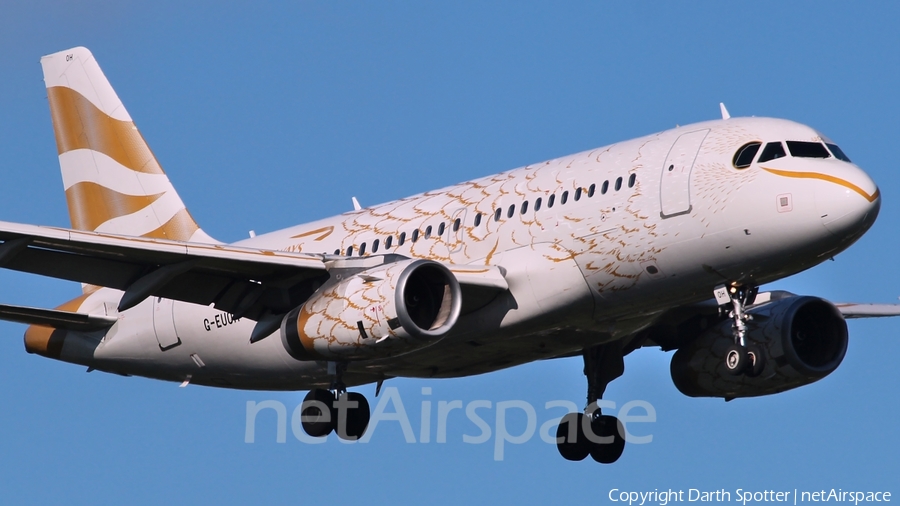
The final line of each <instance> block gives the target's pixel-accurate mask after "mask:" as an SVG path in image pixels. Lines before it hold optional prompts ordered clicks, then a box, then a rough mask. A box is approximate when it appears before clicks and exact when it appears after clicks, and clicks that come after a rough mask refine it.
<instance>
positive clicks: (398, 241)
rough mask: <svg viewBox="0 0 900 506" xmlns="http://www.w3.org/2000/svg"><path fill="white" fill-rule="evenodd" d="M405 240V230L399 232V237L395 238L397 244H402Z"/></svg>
mask: <svg viewBox="0 0 900 506" xmlns="http://www.w3.org/2000/svg"><path fill="white" fill-rule="evenodd" d="M405 242H406V232H400V237H399V239H398V240H397V246H403V243H405Z"/></svg>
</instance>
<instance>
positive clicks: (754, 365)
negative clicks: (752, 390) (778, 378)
mask: <svg viewBox="0 0 900 506" xmlns="http://www.w3.org/2000/svg"><path fill="white" fill-rule="evenodd" d="M765 368H766V356H765V355H763V352H762V348H760V347H759V346H757V345H755V344H751V345H750V346H748V347H747V371H746V374H747V376H749V377H751V378H755V377H757V376H759V375H760V374H762V372H763V369H765Z"/></svg>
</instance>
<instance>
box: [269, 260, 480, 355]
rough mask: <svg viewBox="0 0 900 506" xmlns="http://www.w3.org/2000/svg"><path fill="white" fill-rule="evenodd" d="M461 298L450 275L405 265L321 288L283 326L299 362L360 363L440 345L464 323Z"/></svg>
mask: <svg viewBox="0 0 900 506" xmlns="http://www.w3.org/2000/svg"><path fill="white" fill-rule="evenodd" d="M461 307H462V296H461V291H460V287H459V282H458V281H457V280H456V277H455V276H453V274H452V273H451V272H450V270H449V269H447V268H446V267H444V266H443V265H441V264H439V263H437V262H434V261H431V260H401V261H397V262H392V263H388V264H384V265H380V266H377V267H373V268H370V269H366V270H364V271H361V272H358V273H356V274H353V275H350V276H347V277H346V278H344V279H339V278H338V277H337V276H336V279H335V282H333V283H328V284H326V285H325V286H323V287H322V288H320V289H319V290H318V291H317V292H316V293H315V294H313V296H312V297H310V299H309V300H307V301H306V302H305V303H304V304H303V305H302V306H300V307H298V308H296V309H294V310H293V311H291V312H290V313H288V314H287V315H286V316H285V317H284V320H282V322H281V339H282V342H283V343H284V346H285V348H286V349H287V351H288V353H290V354H291V356H292V357H294V358H296V359H297V360H323V359H325V360H359V359H366V358H382V357H390V356H396V355H401V354H404V353H409V352H411V351H414V350H417V349H420V348H423V347H425V346H429V345H431V344H434V343H436V342H437V341H439V340H440V339H442V338H443V336H444V335H445V334H446V333H447V332H448V331H450V329H451V328H452V327H453V325H454V324H456V320H457V319H458V318H459V312H460V308H461Z"/></svg>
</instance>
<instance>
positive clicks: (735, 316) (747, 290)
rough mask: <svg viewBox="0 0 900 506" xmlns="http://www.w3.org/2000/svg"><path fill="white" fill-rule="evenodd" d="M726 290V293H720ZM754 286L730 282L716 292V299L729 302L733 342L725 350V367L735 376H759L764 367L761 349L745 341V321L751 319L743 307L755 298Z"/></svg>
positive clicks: (725, 303)
mask: <svg viewBox="0 0 900 506" xmlns="http://www.w3.org/2000/svg"><path fill="white" fill-rule="evenodd" d="M722 290H725V291H726V294H723V293H722ZM757 291H758V289H757V288H756V287H751V286H747V285H741V284H738V283H732V284H731V285H730V286H728V287H726V288H720V289H719V290H717V292H716V299H717V300H718V301H719V302H720V303H724V304H723V305H727V304H731V309H730V310H729V311H728V316H729V317H730V318H731V319H732V321H733V323H732V329H733V334H734V344H733V345H731V346H729V347H728V349H727V350H725V369H726V370H727V371H728V372H729V373H730V374H733V375H735V376H737V375H740V374H746V375H747V376H750V377H756V376H759V375H760V374H761V373H762V371H763V368H764V367H765V359H764V355H763V353H762V349H760V347H759V346H757V345H755V344H748V342H747V322H748V321H750V320H752V319H753V316H752V315H750V314H748V313H747V312H746V311H745V309H746V307H747V306H748V305H749V304H752V303H753V300H754V299H755V298H756V292H757Z"/></svg>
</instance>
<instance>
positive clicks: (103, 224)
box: [41, 47, 217, 243]
mask: <svg viewBox="0 0 900 506" xmlns="http://www.w3.org/2000/svg"><path fill="white" fill-rule="evenodd" d="M41 66H42V67H43V69H44V82H45V83H46V85H47V98H48V99H49V101H50V114H51V116H52V118H53V131H54V133H55V134H56V147H57V150H58V151H59V166H60V169H62V178H63V185H64V186H65V189H66V200H67V202H68V204H69V218H70V219H71V220H72V228H75V229H77V230H93V231H97V232H106V233H111V234H122V235H133V236H142V237H154V238H159V239H171V240H176V241H193V242H206V243H214V242H217V241H216V240H215V239H213V238H211V237H210V236H209V235H207V234H206V233H205V232H204V231H203V230H201V229H200V227H199V226H198V225H197V223H196V222H195V221H194V219H193V218H192V217H191V215H190V213H189V212H188V211H187V209H186V208H185V206H184V203H183V202H182V201H181V197H179V196H178V193H176V191H175V188H174V187H173V186H172V183H170V182H169V178H168V177H166V174H165V173H164V172H163V170H162V167H160V166H159V163H158V162H157V161H156V157H155V156H153V152H151V151H150V147H149V146H147V143H146V142H145V141H144V138H143V136H141V134H140V132H138V129H137V127H136V126H134V122H133V121H132V120H131V116H129V115H128V111H126V110H125V106H123V105H122V102H121V101H120V100H119V97H118V96H117V95H116V92H115V91H114V90H113V88H112V86H110V84H109V81H107V80H106V76H105V75H103V71H102V70H100V66H99V65H98V64H97V61H96V60H94V57H93V55H92V54H91V52H90V51H88V50H87V49H85V48H83V47H76V48H73V49H69V50H66V51H61V52H59V53H55V54H51V55H47V56H45V57H43V58H41Z"/></svg>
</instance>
